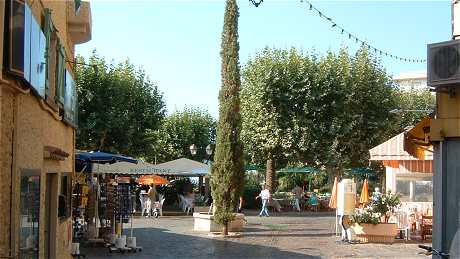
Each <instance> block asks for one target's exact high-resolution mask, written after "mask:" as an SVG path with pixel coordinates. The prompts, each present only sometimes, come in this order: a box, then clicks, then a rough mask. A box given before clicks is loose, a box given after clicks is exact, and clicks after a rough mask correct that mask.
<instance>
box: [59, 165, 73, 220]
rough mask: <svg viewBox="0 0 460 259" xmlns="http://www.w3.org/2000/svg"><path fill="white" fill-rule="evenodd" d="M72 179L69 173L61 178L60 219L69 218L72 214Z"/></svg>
mask: <svg viewBox="0 0 460 259" xmlns="http://www.w3.org/2000/svg"><path fill="white" fill-rule="evenodd" d="M71 190H72V178H71V177H70V174H69V173H63V175H62V176H61V193H60V194H59V201H58V217H59V218H68V217H70V213H71V199H72V191H71Z"/></svg>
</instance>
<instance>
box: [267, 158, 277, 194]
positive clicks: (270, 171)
mask: <svg viewBox="0 0 460 259" xmlns="http://www.w3.org/2000/svg"><path fill="white" fill-rule="evenodd" d="M265 184H266V187H267V189H268V190H269V191H270V193H273V192H274V191H275V188H276V172H275V161H274V159H273V157H271V156H270V158H269V159H267V171H266V173H265Z"/></svg>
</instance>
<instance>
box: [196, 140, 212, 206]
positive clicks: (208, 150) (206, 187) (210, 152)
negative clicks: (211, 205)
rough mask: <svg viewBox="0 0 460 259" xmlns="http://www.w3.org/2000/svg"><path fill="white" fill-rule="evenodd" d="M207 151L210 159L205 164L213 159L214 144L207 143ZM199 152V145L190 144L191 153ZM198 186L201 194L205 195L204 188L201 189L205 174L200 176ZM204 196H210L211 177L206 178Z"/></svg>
mask: <svg viewBox="0 0 460 259" xmlns="http://www.w3.org/2000/svg"><path fill="white" fill-rule="evenodd" d="M205 151H206V155H208V159H207V160H206V163H205V164H208V163H209V160H211V156H212V153H213V151H214V147H213V144H209V145H207V146H206V148H205ZM197 152H198V147H197V146H196V145H195V144H192V145H190V154H192V156H195V155H196V153H197ZM198 186H199V191H200V194H201V195H203V190H202V189H201V187H202V186H203V176H201V175H200V176H199V177H198ZM204 196H205V197H206V198H209V177H205V179H204Z"/></svg>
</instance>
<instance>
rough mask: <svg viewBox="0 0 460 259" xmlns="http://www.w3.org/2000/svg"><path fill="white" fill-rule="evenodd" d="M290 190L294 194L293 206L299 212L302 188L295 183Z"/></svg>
mask: <svg viewBox="0 0 460 259" xmlns="http://www.w3.org/2000/svg"><path fill="white" fill-rule="evenodd" d="M291 192H292V193H293V194H294V207H295V209H296V210H297V211H298V212H300V200H301V199H302V195H303V190H302V188H300V186H299V185H298V184H296V186H295V187H294V189H292V191H291Z"/></svg>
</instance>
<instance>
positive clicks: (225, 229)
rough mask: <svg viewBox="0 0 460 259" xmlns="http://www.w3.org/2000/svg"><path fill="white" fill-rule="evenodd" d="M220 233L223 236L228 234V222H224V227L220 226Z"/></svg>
mask: <svg viewBox="0 0 460 259" xmlns="http://www.w3.org/2000/svg"><path fill="white" fill-rule="evenodd" d="M222 235H223V236H228V222H227V223H225V224H224V227H223V228H222Z"/></svg>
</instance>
